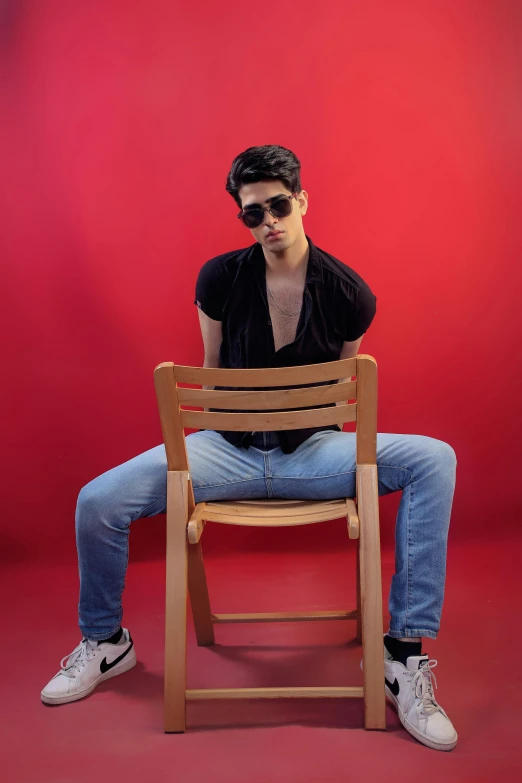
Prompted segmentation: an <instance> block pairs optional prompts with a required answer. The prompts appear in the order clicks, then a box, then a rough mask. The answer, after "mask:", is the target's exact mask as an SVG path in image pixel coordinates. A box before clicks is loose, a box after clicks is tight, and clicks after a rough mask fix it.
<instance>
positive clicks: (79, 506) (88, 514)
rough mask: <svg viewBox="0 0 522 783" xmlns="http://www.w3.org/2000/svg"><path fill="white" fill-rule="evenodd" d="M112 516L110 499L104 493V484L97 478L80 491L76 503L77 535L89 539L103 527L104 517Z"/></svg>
mask: <svg viewBox="0 0 522 783" xmlns="http://www.w3.org/2000/svg"><path fill="white" fill-rule="evenodd" d="M108 514H109V515H110V497H107V493H106V492H105V491H104V488H103V482H101V481H100V479H99V478H95V479H93V480H92V481H90V482H89V483H88V484H86V485H85V486H84V487H82V489H81V490H80V493H79V495H78V500H77V503H76V515H75V524H76V535H77V537H78V538H89V537H90V536H92V535H93V534H94V535H95V534H96V531H97V530H99V529H101V527H103V517H106V516H107V515H108Z"/></svg>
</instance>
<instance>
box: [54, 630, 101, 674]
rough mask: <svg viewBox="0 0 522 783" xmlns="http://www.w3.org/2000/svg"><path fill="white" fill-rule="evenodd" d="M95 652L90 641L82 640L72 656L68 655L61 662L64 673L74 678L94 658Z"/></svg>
mask: <svg viewBox="0 0 522 783" xmlns="http://www.w3.org/2000/svg"><path fill="white" fill-rule="evenodd" d="M94 650H95V648H94V647H92V645H91V643H90V642H89V640H88V639H82V640H81V642H80V644H79V645H78V647H75V648H74V650H73V651H72V653H71V654H70V655H66V656H65V658H62V660H61V662H60V667H61V669H62V673H63V674H66V675H67V677H74V676H75V675H76V673H77V672H80V671H81V670H82V669H84V668H85V666H86V665H87V664H88V663H89V661H92V659H93V658H94Z"/></svg>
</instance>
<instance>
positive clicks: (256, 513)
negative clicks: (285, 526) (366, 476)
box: [198, 499, 349, 519]
mask: <svg viewBox="0 0 522 783" xmlns="http://www.w3.org/2000/svg"><path fill="white" fill-rule="evenodd" d="M348 510H349V509H348V505H347V502H346V500H345V499H341V500H332V501H328V500H308V501H306V500H298V501H295V503H292V504H290V503H285V504H284V505H283V504H279V503H278V502H277V501H273V500H268V501H266V500H265V502H264V503H263V504H261V503H241V504H239V503H234V502H232V503H229V502H227V501H226V500H222V501H219V502H218V503H213V502H212V501H210V502H208V503H204V504H202V505H201V506H200V510H198V515H199V516H200V517H201V518H202V519H206V518H207V514H209V513H210V514H212V513H215V514H230V515H232V516H238V517H241V516H244V517H263V518H264V519H270V518H271V517H292V516H295V515H296V514H300V515H303V516H306V515H307V514H315V513H318V512H319V513H320V512H324V513H327V514H328V513H332V514H340V515H343V514H347V513H348ZM332 518H333V517H332Z"/></svg>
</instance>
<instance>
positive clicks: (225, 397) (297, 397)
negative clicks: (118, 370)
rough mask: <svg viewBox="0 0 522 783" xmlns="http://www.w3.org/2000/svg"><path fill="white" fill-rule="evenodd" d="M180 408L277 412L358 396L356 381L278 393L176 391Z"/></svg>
mask: <svg viewBox="0 0 522 783" xmlns="http://www.w3.org/2000/svg"><path fill="white" fill-rule="evenodd" d="M177 393H178V399H179V403H180V405H192V406H194V407H197V408H222V409H224V410H240V411H248V410H280V409H284V408H292V409H295V408H304V407H305V406H311V405H314V406H316V405H326V404H327V403H330V402H340V401H343V402H346V401H347V400H354V399H355V398H356V396H357V382H356V381H341V382H340V383H336V384H333V385H328V386H311V387H310V388H306V389H283V390H279V391H222V390H219V389H218V390H214V389H186V388H182V387H181V386H179V387H178V389H177Z"/></svg>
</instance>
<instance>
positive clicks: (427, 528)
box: [76, 431, 456, 640]
mask: <svg viewBox="0 0 522 783" xmlns="http://www.w3.org/2000/svg"><path fill="white" fill-rule="evenodd" d="M256 437H257V440H256V441H255V442H256V443H257V445H258V447H255V446H251V447H250V448H249V449H243V448H237V447H236V446H232V445H230V444H229V443H228V442H227V441H226V440H225V439H224V438H223V437H222V436H221V435H219V434H218V433H217V432H212V431H202V432H196V433H194V434H192V435H189V436H188V437H187V451H188V457H189V464H190V473H191V478H192V482H193V487H194V496H195V500H196V502H197V503H199V502H201V501H204V500H245V499H248V498H284V499H288V498H293V499H301V500H311V499H314V500H324V499H329V498H332V499H333V498H344V497H355V434H354V433H349V432H334V431H323V432H318V433H316V434H314V435H312V437H311V438H309V439H308V440H307V441H305V442H304V443H303V444H301V446H299V448H298V449H296V451H295V452H294V453H293V454H283V452H282V451H281V449H280V448H279V447H274V448H270V446H271V445H274V444H273V443H272V444H271V443H270V434H268V433H267V434H265V437H264V438H263V440H262V441H260V440H259V437H260V436H259V434H258V435H257V436H256ZM263 441H264V442H263ZM259 446H260V447H259ZM377 469H378V479H379V494H380V495H386V494H388V493H389V492H395V491H396V490H402V497H401V502H400V506H399V511H398V514H397V523H396V529H395V575H394V576H393V579H392V584H391V590H390V598H389V610H390V616H391V623H390V630H389V633H390V636H394V637H396V638H400V637H411V636H427V637H431V638H432V639H434V638H436V636H437V631H438V630H439V624H440V614H441V610H442V603H443V598H444V581H445V576H446V546H447V537H448V528H449V521H450V513H451V505H452V501H453V491H454V487H455V472H456V457H455V452H454V451H453V449H452V448H451V446H448V444H447V443H443V442H442V441H440V440H435V439H433V438H428V437H424V436H421V435H389V434H381V433H379V435H378V436H377ZM166 473H167V462H166V457H165V448H164V446H163V444H162V445H161V446H157V447H156V448H153V449H150V451H146V452H145V453H144V454H140V455H139V456H137V457H134V459H131V460H129V461H128V462H125V463H124V464H123V465H119V466H118V467H116V468H113V469H112V470H109V471H108V472H107V473H104V474H103V475H101V476H99V477H98V478H95V479H94V480H93V481H91V482H90V483H89V484H87V485H86V486H85V487H83V489H82V490H81V492H80V494H79V497H78V505H77V509H76V542H77V547H78V561H79V569H80V603H79V625H80V630H81V631H82V633H83V635H84V636H85V637H87V638H89V639H93V640H99V639H106V638H108V637H109V636H112V634H113V633H115V632H116V631H117V630H118V628H119V627H120V624H121V619H122V604H121V597H122V593H123V588H124V584H125V573H126V570H127V562H128V552H129V549H128V535H129V530H130V526H131V522H133V520H135V519H139V518H140V517H151V516H154V515H155V514H162V513H165V509H166Z"/></svg>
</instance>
